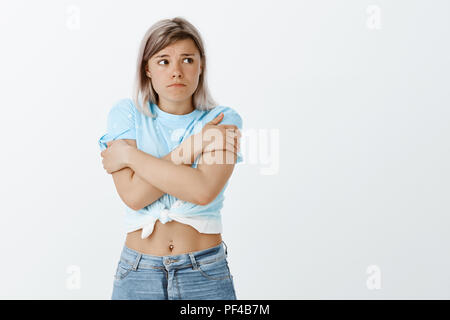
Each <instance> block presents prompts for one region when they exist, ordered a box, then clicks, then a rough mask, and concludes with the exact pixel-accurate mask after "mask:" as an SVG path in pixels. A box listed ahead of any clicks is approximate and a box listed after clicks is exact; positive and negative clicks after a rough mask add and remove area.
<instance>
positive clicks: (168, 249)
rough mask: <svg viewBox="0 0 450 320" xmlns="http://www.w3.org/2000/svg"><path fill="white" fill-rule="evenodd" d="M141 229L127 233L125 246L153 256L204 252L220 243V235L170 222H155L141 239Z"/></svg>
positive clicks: (173, 221)
mask: <svg viewBox="0 0 450 320" xmlns="http://www.w3.org/2000/svg"><path fill="white" fill-rule="evenodd" d="M141 232H142V229H139V230H136V231H133V232H129V233H127V238H126V241H125V245H126V246H127V247H128V248H130V249H133V250H135V251H138V252H141V253H144V254H150V255H154V256H170V255H178V254H184V253H189V252H194V251H200V250H205V249H208V248H212V247H214V246H217V245H219V244H220V243H221V242H222V235H221V234H220V233H214V234H207V233H200V232H198V231H197V230H196V229H195V228H194V227H192V226H190V225H188V224H184V223H180V222H178V221H175V220H172V221H170V222H166V223H165V224H163V223H162V222H161V221H159V220H156V222H155V227H154V228H153V232H152V233H151V234H150V235H149V236H148V237H147V238H145V239H141Z"/></svg>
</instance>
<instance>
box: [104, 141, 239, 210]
mask: <svg viewBox="0 0 450 320" xmlns="http://www.w3.org/2000/svg"><path fill="white" fill-rule="evenodd" d="M124 141H126V142H127V143H128V144H129V145H130V146H132V147H133V148H130V154H129V162H128V163H127V165H128V166H127V167H124V168H122V169H120V170H118V171H115V172H113V173H112V176H113V180H114V184H115V186H116V189H117V192H118V194H119V196H120V198H121V199H122V201H123V202H124V203H125V204H126V205H127V206H128V207H130V208H131V209H133V210H140V209H142V208H144V207H146V206H147V205H149V204H151V203H153V202H154V201H156V200H158V199H159V198H160V197H161V196H162V195H164V194H165V193H168V194H171V195H173V196H175V197H177V198H179V199H181V200H184V201H187V202H191V203H195V204H198V205H206V204H208V203H210V202H212V201H213V200H214V199H215V198H216V197H217V195H218V194H219V193H220V191H221V190H222V189H223V187H224V185H225V183H226V182H227V181H228V179H229V178H230V176H231V174H232V172H233V169H234V161H233V163H230V162H227V159H230V158H231V159H235V157H236V154H235V153H233V152H231V151H228V150H215V151H209V152H203V153H202V154H201V155H200V159H199V161H198V165H197V168H192V167H191V163H182V164H176V163H175V162H173V161H172V153H173V152H177V148H178V147H177V148H175V149H174V150H173V151H172V152H170V153H168V154H167V155H165V156H164V157H162V158H157V157H154V156H152V155H150V154H147V153H145V152H143V151H141V150H138V149H137V147H136V140H131V139H125V140H124ZM211 153H212V154H213V155H214V157H217V158H216V159H221V160H220V161H217V162H219V163H209V162H208V161H203V160H204V158H205V157H208V156H210V155H211ZM193 160H194V155H193V156H192V157H191V162H193Z"/></svg>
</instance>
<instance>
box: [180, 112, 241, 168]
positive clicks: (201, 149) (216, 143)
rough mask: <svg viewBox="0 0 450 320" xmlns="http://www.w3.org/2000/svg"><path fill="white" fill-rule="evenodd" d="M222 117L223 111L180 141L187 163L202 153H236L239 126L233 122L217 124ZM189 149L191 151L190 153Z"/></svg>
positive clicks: (238, 146)
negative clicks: (220, 151)
mask: <svg viewBox="0 0 450 320" xmlns="http://www.w3.org/2000/svg"><path fill="white" fill-rule="evenodd" d="M222 119H223V113H220V114H219V115H218V116H217V117H215V118H214V119H213V120H211V121H210V122H208V123H206V124H205V126H204V127H203V128H202V130H201V131H200V132H198V133H196V134H194V135H191V136H190V137H189V138H188V139H187V140H185V141H183V142H182V144H181V146H180V148H181V149H182V150H183V155H185V157H186V156H187V157H189V159H190V160H189V162H188V164H187V165H190V164H191V163H193V162H194V161H195V159H197V157H198V156H199V155H200V154H202V153H206V152H211V151H215V150H227V151H231V152H233V153H235V154H237V152H239V151H240V142H239V138H240V137H241V132H240V131H239V128H238V127H237V126H235V125H233V124H221V125H219V123H220V121H222ZM212 137H213V138H212ZM191 150H192V151H193V152H192V153H191Z"/></svg>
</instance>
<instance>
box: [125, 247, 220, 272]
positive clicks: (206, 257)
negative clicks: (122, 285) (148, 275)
mask: <svg viewBox="0 0 450 320" xmlns="http://www.w3.org/2000/svg"><path fill="white" fill-rule="evenodd" d="M227 256H228V250H227V245H226V244H225V241H223V240H222V242H221V243H220V244H218V245H217V246H214V247H211V248H208V249H204V250H200V251H193V252H188V253H183V254H179V255H168V256H154V255H150V254H145V253H141V252H138V251H136V250H133V249H131V248H128V247H127V246H126V245H124V246H123V248H122V252H121V254H120V261H122V262H123V263H126V264H127V265H129V266H130V267H131V268H132V269H133V270H137V269H139V268H141V269H155V268H157V269H162V268H165V269H177V268H181V267H187V266H192V267H193V268H194V269H196V268H197V266H198V265H202V264H204V263H211V262H213V261H218V260H222V259H226V258H227Z"/></svg>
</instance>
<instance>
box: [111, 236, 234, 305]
mask: <svg viewBox="0 0 450 320" xmlns="http://www.w3.org/2000/svg"><path fill="white" fill-rule="evenodd" d="M222 244H223V245H222ZM227 256H228V252H227V245H226V244H225V242H224V241H222V243H220V244H219V245H217V246H215V247H211V248H208V249H205V250H201V251H194V252H189V253H185V254H179V255H169V256H163V257H161V256H153V255H148V254H143V253H140V252H138V251H135V250H133V249H130V248H128V247H127V246H126V245H124V246H123V249H122V253H121V256H120V260H119V263H118V265H117V270H116V274H115V276H114V287H113V293H112V297H111V299H112V300H123V299H125V300H237V298H236V292H235V290H234V283H233V276H232V275H231V272H230V268H229V267H228V261H227Z"/></svg>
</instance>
